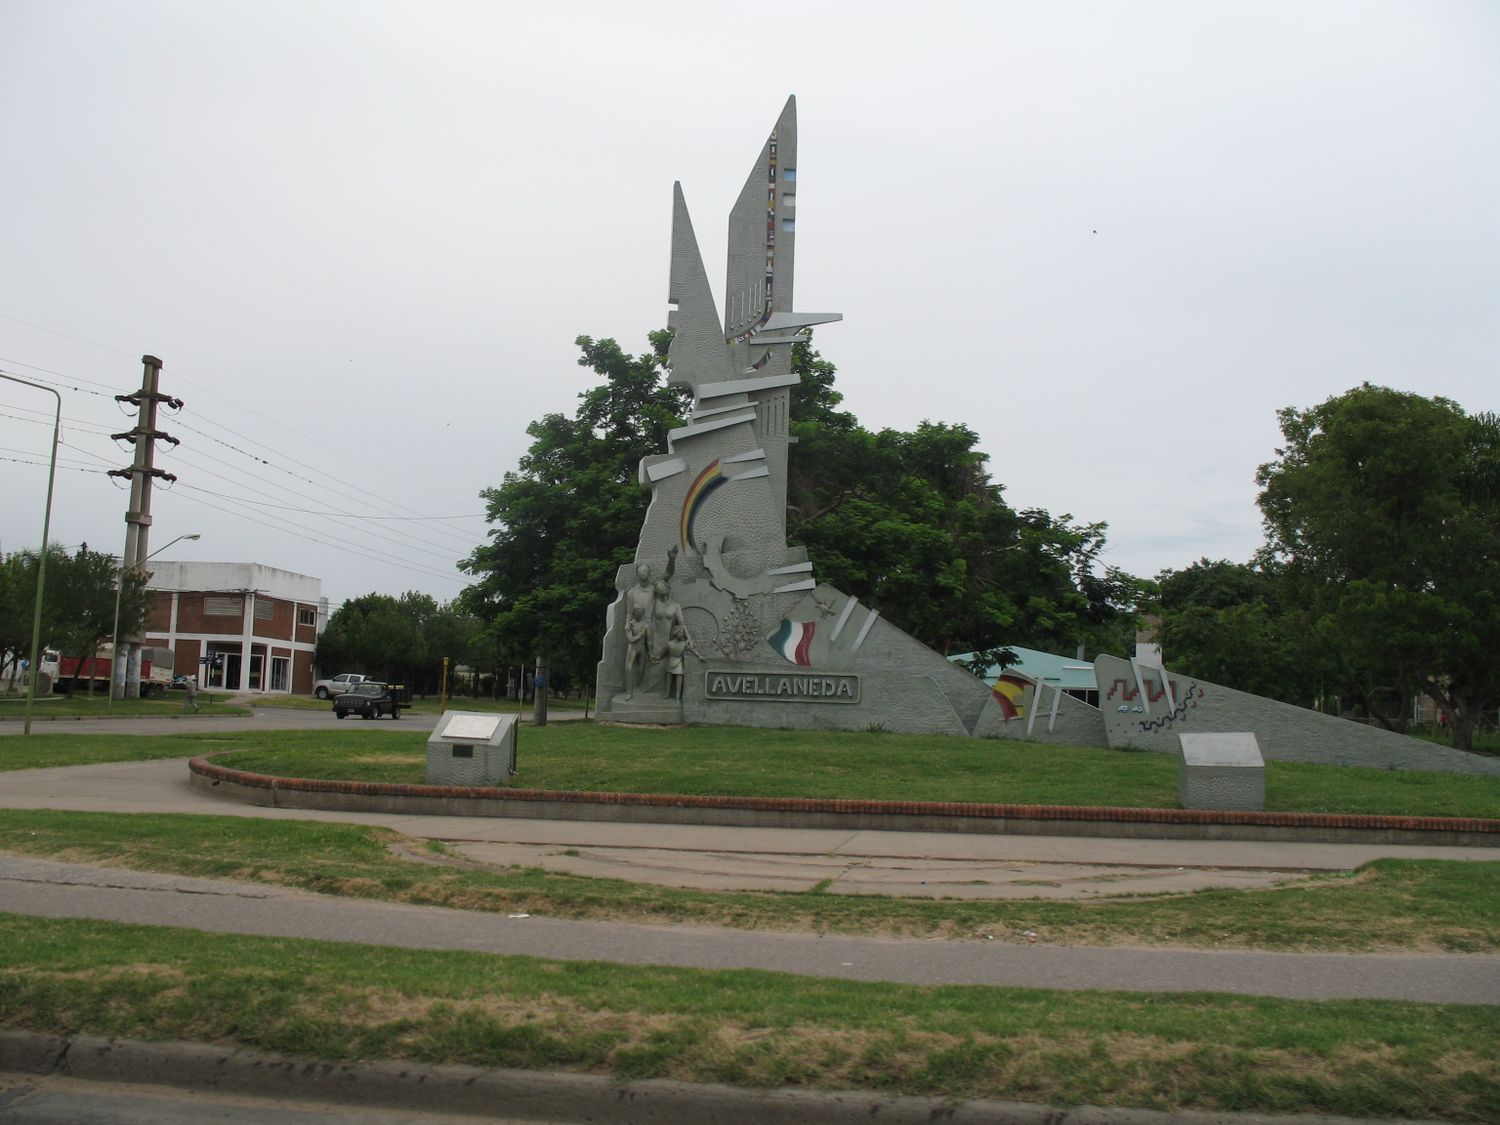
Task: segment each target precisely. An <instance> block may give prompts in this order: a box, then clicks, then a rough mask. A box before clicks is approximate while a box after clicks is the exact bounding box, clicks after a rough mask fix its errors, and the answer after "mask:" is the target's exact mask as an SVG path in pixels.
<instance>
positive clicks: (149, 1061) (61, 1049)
mask: <svg viewBox="0 0 1500 1125" xmlns="http://www.w3.org/2000/svg"><path fill="white" fill-rule="evenodd" d="M0 1072H10V1073H19V1074H27V1075H36V1076H52V1075H57V1076H63V1077H69V1078H74V1079H83V1080H87V1081H96V1082H114V1083H127V1084H138V1085H159V1086H170V1087H175V1088H178V1089H186V1090H193V1091H197V1092H200V1093H226V1094H237V1095H248V1096H256V1097H265V1098H283V1099H296V1100H299V1101H312V1102H325V1103H332V1104H338V1105H341V1106H350V1105H357V1106H365V1107H368V1108H383V1109H398V1110H413V1111H418V1112H421V1111H426V1112H429V1113H452V1114H465V1113H468V1114H483V1115H494V1114H496V1113H504V1114H505V1115H507V1116H508V1117H518V1118H521V1119H524V1120H532V1119H535V1120H538V1121H551V1122H558V1123H562V1122H569V1123H571V1122H597V1121H609V1122H611V1123H613V1125H662V1123H665V1122H676V1121H692V1122H695V1123H696V1125H802V1123H804V1122H807V1121H817V1122H821V1123H826V1125H844V1123H846V1122H847V1123H849V1125H853V1123H855V1122H868V1121H870V1120H872V1119H878V1120H880V1121H882V1122H886V1123H887V1125H930V1123H932V1122H947V1123H949V1125H1372V1123H1371V1122H1370V1121H1368V1120H1365V1121H1362V1122H1361V1121H1356V1119H1354V1118H1348V1117H1325V1116H1306V1115H1303V1116H1286V1115H1269V1114H1259V1113H1248V1114H1246V1113H1214V1112H1202V1111H1193V1110H1186V1111H1179V1112H1174V1113H1167V1112H1162V1111H1158V1110H1146V1109H1119V1108H1111V1107H1107V1106H1079V1107H1076V1108H1072V1109H1053V1108H1051V1107H1048V1106H1041V1105H1032V1104H1027V1103H1023V1102H1000V1101H989V1100H975V1101H962V1102H955V1101H950V1100H948V1099H944V1098H925V1097H889V1096H884V1095H880V1094H869V1093H864V1092H862V1091H849V1092H821V1091H812V1090H798V1089H776V1090H752V1089H739V1088H736V1087H732V1086H718V1085H697V1084H694V1083H689V1082H671V1081H666V1080H663V1079H643V1080H640V1081H630V1082H619V1081H616V1080H614V1079H610V1078H605V1077H601V1076H598V1075H592V1074H573V1073H566V1072H547V1071H533V1070H483V1069H480V1068H478V1067H469V1066H451V1065H439V1066H428V1065H424V1064H421V1063H402V1062H330V1061H327V1060H323V1059H315V1058H308V1057H298V1056H292V1055H280V1054H274V1053H271V1052H266V1051H258V1050H255V1049H253V1048H249V1047H216V1046H213V1045H212V1044H208V1043H180V1042H165V1043H150V1042H144V1041H141V1040H134V1039H104V1038H100V1037H98V1036H91V1035H78V1036H72V1037H68V1038H64V1037H60V1036H55V1035H44V1034H41V1033H38V1032H31V1031H0ZM1403 1125H1415V1123H1413V1122H1410V1121H1407V1122H1403Z"/></svg>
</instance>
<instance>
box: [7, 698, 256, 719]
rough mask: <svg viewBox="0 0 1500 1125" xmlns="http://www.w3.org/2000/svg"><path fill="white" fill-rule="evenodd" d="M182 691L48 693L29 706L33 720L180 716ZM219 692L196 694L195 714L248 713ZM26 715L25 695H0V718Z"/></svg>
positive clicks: (204, 715)
mask: <svg viewBox="0 0 1500 1125" xmlns="http://www.w3.org/2000/svg"><path fill="white" fill-rule="evenodd" d="M184 694H185V693H183V692H173V693H171V694H170V695H168V696H166V697H165V698H163V699H117V700H115V701H114V704H113V705H111V704H110V702H109V697H108V696H107V695H106V694H105V693H104V692H102V691H101V692H100V693H99V694H97V695H92V696H90V695H85V694H83V693H80V692H75V693H74V694H72V695H48V696H42V697H39V698H38V699H37V700H36V702H35V705H34V706H33V708H32V715H31V718H32V722H33V723H50V721H52V720H57V721H64V720H71V719H90V718H92V719H142V718H146V719H150V718H158V719H159V718H171V717H172V716H174V715H181V714H182V713H183V710H182V700H183V696H184ZM224 698H225V697H224V695H223V693H221V692H206V691H200V692H199V693H198V706H199V707H200V708H201V710H200V711H199V712H197V715H198V717H199V718H213V717H214V716H215V715H219V716H228V715H248V714H250V712H249V710H248V709H247V708H244V707H239V706H231V705H229V704H227V703H221V702H219V700H222V699H224ZM25 714H26V697H25V696H24V695H21V696H0V719H14V720H17V721H19V720H20V719H22V718H23V717H24V716H25Z"/></svg>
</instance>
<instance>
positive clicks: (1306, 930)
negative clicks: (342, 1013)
mask: <svg viewBox="0 0 1500 1125" xmlns="http://www.w3.org/2000/svg"><path fill="white" fill-rule="evenodd" d="M0 851H8V852H15V853H21V854H26V855H33V856H40V857H44V858H47V859H54V860H59V861H63V862H74V863H94V864H102V865H104V866H113V867H126V868H133V869H137V870H143V871H157V872H164V873H170V874H182V875H193V876H200V877H204V878H217V879H231V880H238V881H241V882H247V883H267V884H274V885H276V886H280V887H296V888H299V889H303V890H308V891H315V892H319V893H323V894H333V895H343V896H347V897H352V898H364V899H379V900H383V901H389V902H403V903H411V904H416V905H424V906H446V907H452V908H456V909H462V910H477V911H489V912H496V913H522V912H524V913H528V914H535V915H538V916H542V915H545V916H550V917H555V918H575V919H580V918H587V919H600V920H612V921H630V922H644V923H671V924H683V923H685V924H693V925H703V926H725V927H731V928H735V929H747V930H755V929H759V930H782V931H802V932H826V933H840V934H884V935H891V936H924V937H940V938H949V939H966V940H994V941H1008V942H1025V941H1028V940H1033V939H1030V938H1028V936H1027V935H1028V932H1029V933H1030V934H1032V935H1034V940H1036V941H1040V942H1046V943H1065V944H1073V945H1174V946H1188V947H1197V948H1214V949H1266V950H1289V951H1306V952H1443V953H1494V952H1496V951H1500V863H1476V862H1465V861H1454V860H1379V861H1377V862H1375V863H1370V864H1367V865H1365V866H1364V867H1362V868H1360V869H1359V870H1358V871H1356V872H1354V873H1353V874H1350V875H1335V876H1329V877H1326V878H1315V879H1310V880H1303V881H1298V882H1294V883H1290V884H1287V885H1284V886H1280V887H1273V888H1267V889H1261V890H1235V889H1214V890H1203V891H1196V892H1192V893H1187V894H1176V895H1157V896H1131V895H1122V896H1118V897H1113V898H1107V897H1104V896H1100V897H1099V898H1095V899H1090V900H1087V901H1067V900H1061V901H1058V900H1048V899H1019V900H1017V899H1005V900H984V901H972V900H963V899H903V898H889V897H882V896H878V895H840V894H834V893H829V892H828V891H827V890H826V889H825V888H814V889H812V890H808V891H802V892H795V891H763V892H732V893H731V892H726V893H714V892H708V891H698V890H682V889H677V888H671V887H658V886H653V885H650V884H639V883H630V882H625V881H623V880H617V879H599V878H586V877H582V876H575V875H568V874H563V873H555V872H547V871H543V870H540V869H537V868H527V867H511V868H507V869H498V870H497V869H487V868H478V867H474V866H472V865H467V864H465V865H462V866H442V865H438V866H434V865H433V864H431V863H422V862H416V861H414V860H413V859H411V858H408V857H409V856H411V855H413V854H417V855H423V854H424V853H425V854H426V855H428V856H431V857H433V858H435V859H442V858H443V857H444V856H445V854H446V851H447V849H445V848H444V846H443V845H442V844H441V843H437V842H434V843H430V844H424V842H421V841H417V840H413V839H411V838H409V837H405V836H402V835H400V834H399V833H397V832H394V831H391V830H390V829H385V828H376V827H369V826H364V825H351V824H334V823H327V822H323V821H309V820H268V819H262V818H256V817H227V816H226V817H219V816H189V815H181V814H144V813H139V814H132V813H90V812H57V811H50V810H0Z"/></svg>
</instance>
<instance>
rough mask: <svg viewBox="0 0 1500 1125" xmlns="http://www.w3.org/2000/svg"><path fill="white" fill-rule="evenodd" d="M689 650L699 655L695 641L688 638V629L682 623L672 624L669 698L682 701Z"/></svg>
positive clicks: (669, 649)
mask: <svg viewBox="0 0 1500 1125" xmlns="http://www.w3.org/2000/svg"><path fill="white" fill-rule="evenodd" d="M689 652H691V653H692V654H693V655H694V656H698V655H699V653H698V650H697V649H696V648H694V647H693V642H692V641H691V640H689V639H688V635H687V629H685V628H684V627H683V626H681V625H674V626H672V635H671V637H669V638H668V640H667V698H668V699H675V700H677V701H678V702H679V703H681V702H682V686H683V684H684V683H685V682H686V679H685V677H684V675H683V672H684V671H685V667H684V666H685V665H686V663H687V660H686V654H687V653H689ZM700 659H701V657H700Z"/></svg>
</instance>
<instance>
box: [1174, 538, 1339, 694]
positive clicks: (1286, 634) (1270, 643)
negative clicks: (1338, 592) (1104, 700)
mask: <svg viewBox="0 0 1500 1125" xmlns="http://www.w3.org/2000/svg"><path fill="white" fill-rule="evenodd" d="M1283 584H1284V580H1283V578H1282V576H1281V575H1280V574H1278V573H1276V571H1275V570H1274V568H1273V569H1266V568H1264V567H1261V566H1256V565H1253V564H1249V563H1233V562H1230V561H1228V560H1227V559H1220V560H1218V561H1216V562H1210V561H1209V560H1208V559H1206V558H1205V559H1199V560H1198V561H1197V562H1195V563H1193V564H1192V565H1191V566H1187V567H1184V568H1183V569H1181V570H1167V571H1163V572H1162V573H1161V574H1159V575H1157V578H1156V595H1155V604H1154V611H1155V616H1156V618H1157V637H1158V639H1159V640H1160V642H1161V646H1162V653H1163V655H1164V656H1165V658H1166V661H1167V664H1168V666H1169V667H1171V668H1174V669H1177V670H1179V671H1181V672H1184V673H1186V674H1187V675H1190V676H1199V677H1201V678H1203V679H1205V680H1212V681H1213V682H1214V683H1219V684H1224V685H1225V686H1226V687H1232V688H1237V689H1239V690H1240V691H1247V692H1250V693H1252V694H1254V695H1263V696H1266V697H1268V698H1271V699H1280V700H1283V701H1285V702H1287V703H1296V704H1299V705H1301V706H1311V705H1313V704H1314V703H1316V702H1317V698H1318V694H1319V687H1320V685H1321V683H1322V682H1323V680H1324V678H1325V675H1324V673H1325V670H1324V669H1323V668H1322V667H1321V666H1320V665H1319V664H1318V663H1317V661H1316V654H1315V652H1313V651H1310V649H1309V646H1308V645H1307V644H1305V643H1304V642H1303V641H1302V640H1301V639H1300V638H1301V636H1302V634H1303V633H1304V631H1305V628H1306V625H1305V621H1304V620H1303V615H1301V614H1299V613H1296V612H1293V613H1290V614H1289V613H1288V612H1287V611H1286V609H1285V608H1284V606H1283V597H1282V587H1283Z"/></svg>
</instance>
